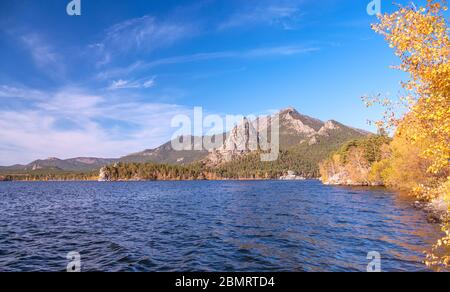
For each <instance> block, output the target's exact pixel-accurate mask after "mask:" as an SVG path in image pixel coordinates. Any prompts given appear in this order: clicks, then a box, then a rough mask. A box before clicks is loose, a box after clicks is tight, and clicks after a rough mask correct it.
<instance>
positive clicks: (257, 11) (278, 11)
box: [218, 1, 303, 30]
mask: <svg viewBox="0 0 450 292" xmlns="http://www.w3.org/2000/svg"><path fill="white" fill-rule="evenodd" d="M301 2H302V1H279V2H277V3H276V4H274V3H273V2H267V1H258V2H256V3H255V2H253V1H250V4H252V5H248V6H247V7H246V8H245V7H244V8H241V9H239V11H237V12H235V13H233V14H232V15H231V16H230V17H229V18H227V19H226V20H225V21H223V22H222V23H220V24H219V26H218V29H219V30H224V29H230V28H236V27H242V26H247V27H248V26H252V25H276V26H280V27H282V28H284V29H292V28H293V25H294V24H295V22H297V21H298V20H299V19H300V18H301V16H302V15H303V12H302V11H301V10H300V7H299V5H300V3H301Z"/></svg>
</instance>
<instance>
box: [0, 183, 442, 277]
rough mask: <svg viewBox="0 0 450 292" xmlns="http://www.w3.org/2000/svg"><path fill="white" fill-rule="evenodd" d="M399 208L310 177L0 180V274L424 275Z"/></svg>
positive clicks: (424, 241)
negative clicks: (373, 260)
mask: <svg viewBox="0 0 450 292" xmlns="http://www.w3.org/2000/svg"><path fill="white" fill-rule="evenodd" d="M439 235H440V233H439V226H438V225H432V224H429V223H427V221H426V219H425V215H424V214H423V213H422V212H421V211H419V210H416V209H414V208H413V207H412V206H411V201H408V200H407V199H403V198H401V197H400V196H398V195H395V194H392V193H389V192H387V191H386V190H384V189H362V188H359V189H358V188H343V187H330V186H323V185H321V184H320V183H319V182H318V181H298V182H297V181H294V182H289V181H284V182H282V181H227V182H216V181H193V182H117V183H97V182H34V183H26V182H2V183H0V271H65V270H66V266H67V264H68V262H69V261H68V260H67V259H66V256H67V253H69V252H72V251H76V252H78V253H79V254H80V255H81V269H82V271H366V267H367V264H368V263H369V260H367V259H366V257H367V253H368V252H370V251H376V252H379V253H380V255H381V268H382V270H383V271H424V270H426V268H425V266H424V265H423V264H422V261H423V251H424V250H426V249H428V248H429V247H430V246H431V244H432V243H433V242H434V241H435V240H436V238H438V236H439Z"/></svg>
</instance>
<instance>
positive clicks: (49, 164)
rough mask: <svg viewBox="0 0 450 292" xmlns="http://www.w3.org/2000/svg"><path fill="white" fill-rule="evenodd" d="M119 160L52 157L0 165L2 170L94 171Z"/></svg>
mask: <svg viewBox="0 0 450 292" xmlns="http://www.w3.org/2000/svg"><path fill="white" fill-rule="evenodd" d="M117 161H118V159H105V158H95V157H77V158H71V159H65V160H63V159H59V158H55V157H50V158H47V159H41V160H35V161H33V162H31V163H29V164H27V165H13V166H7V167H0V171H36V170H64V171H92V170H96V169H99V168H101V167H103V166H105V165H108V164H111V163H114V162H117Z"/></svg>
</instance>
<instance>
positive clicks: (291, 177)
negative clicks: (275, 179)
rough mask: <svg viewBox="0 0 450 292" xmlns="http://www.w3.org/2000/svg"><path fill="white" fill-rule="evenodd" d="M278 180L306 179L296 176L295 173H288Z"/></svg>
mask: <svg viewBox="0 0 450 292" xmlns="http://www.w3.org/2000/svg"><path fill="white" fill-rule="evenodd" d="M280 180H306V178H304V177H303V176H299V175H297V173H296V172H295V171H288V172H287V174H286V175H284V176H282V177H280Z"/></svg>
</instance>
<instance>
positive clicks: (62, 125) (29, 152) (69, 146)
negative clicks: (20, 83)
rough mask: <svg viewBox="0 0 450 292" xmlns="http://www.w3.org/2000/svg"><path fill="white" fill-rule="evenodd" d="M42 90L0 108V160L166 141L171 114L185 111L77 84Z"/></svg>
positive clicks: (114, 151)
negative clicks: (38, 97) (94, 91)
mask: <svg viewBox="0 0 450 292" xmlns="http://www.w3.org/2000/svg"><path fill="white" fill-rule="evenodd" d="M21 90H22V91H23V92H26V91H27V89H25V88H23V89H21ZM45 95H46V98H45V99H42V100H37V101H32V102H30V103H29V105H28V106H27V107H26V108H22V107H21V108H11V107H2V108H0V141H1V143H0V144H2V145H3V146H2V147H0V165H8V164H15V163H27V162H30V161H32V160H34V159H37V158H45V157H50V156H57V157H60V158H69V157H77V156H97V157H120V156H122V155H125V154H128V153H130V152H134V151H140V150H143V149H147V148H151V147H155V146H159V145H160V144H161V143H163V142H166V141H167V140H168V139H169V138H170V136H171V133H172V131H173V130H174V129H171V127H170V121H171V119H172V117H173V116H175V115H177V114H188V113H189V109H187V108H185V107H183V106H179V105H175V104H163V103H151V102H137V101H133V100H131V99H128V101H123V100H121V99H118V98H117V99H116V98H114V97H110V96H106V95H92V94H87V93H86V92H84V91H82V90H79V89H61V90H59V91H57V92H47V93H46V94H45ZM24 96H28V94H24Z"/></svg>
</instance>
